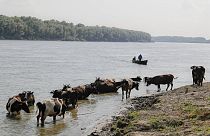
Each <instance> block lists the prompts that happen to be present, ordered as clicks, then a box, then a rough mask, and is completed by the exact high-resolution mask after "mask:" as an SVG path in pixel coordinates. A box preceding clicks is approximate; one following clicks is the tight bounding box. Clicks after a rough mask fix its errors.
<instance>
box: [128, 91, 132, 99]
mask: <svg viewBox="0 0 210 136" xmlns="http://www.w3.org/2000/svg"><path fill="white" fill-rule="evenodd" d="M130 94H131V90H129V93H128V95H129V96H128V97H129V98H130Z"/></svg>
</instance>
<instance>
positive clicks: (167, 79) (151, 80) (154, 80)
mask: <svg viewBox="0 0 210 136" xmlns="http://www.w3.org/2000/svg"><path fill="white" fill-rule="evenodd" d="M173 79H174V76H173V75H172V74H167V75H159V76H155V77H144V82H145V83H147V84H146V85H147V86H149V85H151V84H154V85H157V87H158V91H160V90H161V88H160V85H161V84H164V85H165V84H167V88H166V91H167V90H168V88H169V86H170V85H171V90H172V89H173Z"/></svg>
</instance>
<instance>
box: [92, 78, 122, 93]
mask: <svg viewBox="0 0 210 136" xmlns="http://www.w3.org/2000/svg"><path fill="white" fill-rule="evenodd" d="M123 84H124V81H119V82H116V81H115V80H114V79H100V78H96V80H95V82H94V83H91V86H94V87H95V89H96V91H95V92H94V93H95V94H100V93H111V92H112V93H116V92H117V90H118V89H119V88H120V87H121V86H122V85H123Z"/></svg>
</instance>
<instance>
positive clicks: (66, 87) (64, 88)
mask: <svg viewBox="0 0 210 136" xmlns="http://www.w3.org/2000/svg"><path fill="white" fill-rule="evenodd" d="M68 88H71V85H70V84H68V85H63V89H62V91H66V90H67V89H68Z"/></svg>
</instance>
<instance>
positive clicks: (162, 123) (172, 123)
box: [149, 116, 183, 131]
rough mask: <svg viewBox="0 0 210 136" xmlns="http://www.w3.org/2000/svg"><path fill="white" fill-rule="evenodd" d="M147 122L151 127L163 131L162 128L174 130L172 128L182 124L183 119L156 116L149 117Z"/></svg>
mask: <svg viewBox="0 0 210 136" xmlns="http://www.w3.org/2000/svg"><path fill="white" fill-rule="evenodd" d="M149 124H150V125H151V127H152V128H153V129H158V130H160V131H163V130H164V129H167V130H174V129H173V128H177V127H179V126H181V125H183V121H182V120H180V119H178V118H172V117H168V116H157V117H151V118H150V119H149Z"/></svg>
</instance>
